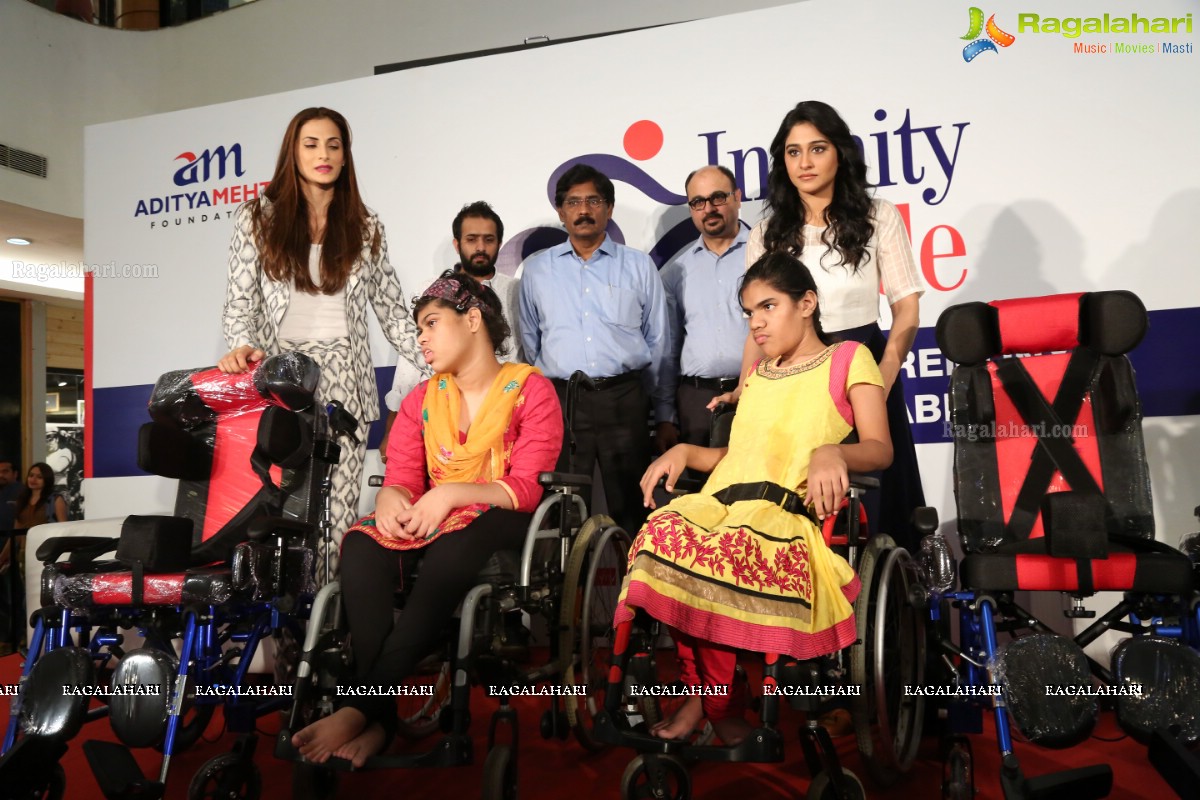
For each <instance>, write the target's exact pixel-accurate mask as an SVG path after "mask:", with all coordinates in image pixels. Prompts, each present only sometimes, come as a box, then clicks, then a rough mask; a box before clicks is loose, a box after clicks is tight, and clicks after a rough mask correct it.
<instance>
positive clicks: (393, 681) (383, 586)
mask: <svg viewBox="0 0 1200 800" xmlns="http://www.w3.org/2000/svg"><path fill="white" fill-rule="evenodd" d="M532 516H533V515H531V514H526V513H524V512H518V511H510V510H508V509H504V508H493V509H491V510H490V511H486V512H484V513H483V514H482V515H481V516H480V517H479V518H478V519H476V520H475V521H474V522H472V523H471V524H470V525H468V526H467V527H465V528H463V529H462V530H460V531H455V532H453V533H448V534H446V535H444V536H442V537H440V538H439V539H437V540H436V541H434V542H433V543H432V544H430V545H429V546H428V547H423V548H421V549H419V550H389V549H388V548H386V547H384V546H383V545H381V544H379V543H378V542H376V541H375V540H374V539H372V538H371V537H370V536H367V535H366V534H365V533H361V532H358V531H352V532H351V533H349V534H347V536H346V539H345V541H343V542H342V560H341V585H342V598H343V600H344V602H345V604H346V618H347V620H348V621H349V623H350V639H351V649H352V650H353V653H354V662H355V665H356V666H355V669H356V676H355V677H356V680H355V684H354V685H356V686H361V687H376V686H395V685H398V684H400V683H401V682H402V681H403V680H404V679H405V678H406V677H408V676H409V675H410V674H411V673H412V671H413V670H414V669H415V668H416V666H417V664H419V663H420V662H421V659H423V658H425V656H427V655H429V654H430V653H431V652H433V650H434V649H435V648H436V647H437V645H438V643H439V636H440V635H441V634H442V632H443V630H444V629H445V627H446V624H447V623H448V622H449V621H450V620H451V618H452V617H453V616H454V610H455V609H456V608H457V607H458V604H459V603H461V602H462V599H463V596H464V595H466V593H467V592H468V591H470V590H471V588H472V587H473V586H475V585H476V583H477V582H478V581H477V577H478V575H479V572H480V571H481V570H482V569H483V568H484V566H485V565H486V564H487V562H488V559H489V558H491V556H492V553H494V552H496V551H497V550H519V549H520V548H521V546H522V543H523V542H524V541H525V533H526V531H527V529H528V528H529V523H530V521H531V519H532ZM418 561H419V562H420V565H421V567H420V569H421V571H420V574H419V575H418V576H417V579H416V581H415V582H414V584H413V586H412V587H411V591H409V592H408V596H407V599H406V600H405V603H404V612H403V613H402V614H401V615H400V619H399V621H397V622H395V623H394V624H393V619H394V617H393V608H394V607H395V598H394V595H395V592H396V590H397V589H399V588H401V580H402V578H403V576H405V575H410V574H412V571H413V568H414V567H415V566H416V563H417V562H418ZM342 705H343V706H345V707H349V708H354V709H357V710H359V711H361V712H362V713H363V714H364V715H365V716H366V717H367V719H368V721H371V722H379V723H381V724H382V725H383V727H384V729H385V730H387V731H388V732H389V733H391V732H394V731H395V727H396V698H395V697H388V696H370V697H367V696H363V697H360V696H355V695H352V696H349V697H346V698H344V702H343V703H342Z"/></svg>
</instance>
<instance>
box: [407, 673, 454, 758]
mask: <svg viewBox="0 0 1200 800" xmlns="http://www.w3.org/2000/svg"><path fill="white" fill-rule="evenodd" d="M405 683H406V684H408V685H411V686H422V687H425V686H428V687H432V688H430V689H428V691H429V692H430V693H429V694H420V695H401V696H400V697H399V698H397V699H398V701H399V706H398V708H397V712H396V713H397V714H398V715H399V726H398V727H397V728H396V735H398V736H402V737H404V738H405V739H410V740H412V741H416V740H418V739H424V738H425V737H426V736H430V735H431V734H433V733H435V732H436V731H437V730H438V727H439V724H440V717H441V714H442V709H443V708H445V707H446V706H447V705H448V704H449V703H450V662H449V661H445V660H442V659H441V657H440V656H439V657H438V658H437V659H436V660H433V661H430V662H426V663H424V664H422V665H421V666H420V667H418V668H417V672H416V674H414V675H413V676H412V677H411V678H409V679H408V680H407V681H405Z"/></svg>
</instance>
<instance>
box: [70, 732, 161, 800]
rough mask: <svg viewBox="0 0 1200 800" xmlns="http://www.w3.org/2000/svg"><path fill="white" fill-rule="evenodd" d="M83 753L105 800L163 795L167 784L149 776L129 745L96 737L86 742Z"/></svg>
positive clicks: (153, 799)
mask: <svg viewBox="0 0 1200 800" xmlns="http://www.w3.org/2000/svg"><path fill="white" fill-rule="evenodd" d="M83 754H84V755H85V756H87V760H88V765H89V766H90V767H91V768H92V774H93V775H95V776H96V783H97V784H99V786H100V792H101V793H102V794H103V795H104V797H105V800H134V799H135V798H138V799H139V800H142V799H143V798H144V800H159V798H161V797H162V796H163V792H164V791H165V788H166V787H164V786H163V784H161V783H159V782H158V781H150V780H146V776H144V775H143V774H142V769H141V767H139V766H138V764H137V761H136V760H134V758H133V753H131V752H130V751H129V748H128V747H125V746H124V745H121V744H117V743H116V742H102V741H97V740H94V739H93V740H91V741H87V742H84V743H83Z"/></svg>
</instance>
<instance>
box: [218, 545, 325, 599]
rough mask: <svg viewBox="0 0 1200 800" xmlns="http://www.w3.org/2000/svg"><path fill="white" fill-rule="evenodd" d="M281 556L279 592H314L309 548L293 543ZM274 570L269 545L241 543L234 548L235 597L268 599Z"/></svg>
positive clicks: (272, 590)
mask: <svg viewBox="0 0 1200 800" xmlns="http://www.w3.org/2000/svg"><path fill="white" fill-rule="evenodd" d="M284 559H285V560H284V564H283V575H284V585H283V586H282V587H280V588H281V590H282V591H281V594H285V595H291V596H298V595H311V594H315V593H316V591H317V584H316V579H315V577H314V572H313V551H312V549H311V548H309V547H308V546H306V545H302V544H297V545H293V546H291V547H289V548H288V549H287V552H286V553H285V554H284ZM278 572H279V567H278V565H277V564H276V557H275V548H274V547H273V546H272V545H269V544H264V543H259V542H242V543H241V544H239V545H238V546H237V547H235V548H234V550H233V587H234V590H235V591H236V592H237V594H238V596H239V597H242V598H244V599H246V600H253V601H256V602H259V601H264V600H270V599H271V598H272V597H274V596H275V575H276V574H277V573H278Z"/></svg>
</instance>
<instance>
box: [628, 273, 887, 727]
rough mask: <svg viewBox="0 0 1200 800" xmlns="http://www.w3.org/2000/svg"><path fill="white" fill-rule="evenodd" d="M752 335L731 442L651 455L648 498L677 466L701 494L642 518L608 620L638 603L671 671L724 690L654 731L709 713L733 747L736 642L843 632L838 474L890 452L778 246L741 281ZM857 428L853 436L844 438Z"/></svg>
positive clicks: (856, 371)
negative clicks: (696, 478) (825, 528)
mask: <svg viewBox="0 0 1200 800" xmlns="http://www.w3.org/2000/svg"><path fill="white" fill-rule="evenodd" d="M741 303H742V308H743V309H744V310H745V312H746V315H747V316H748V317H749V320H750V335H751V336H752V337H753V339H754V341H755V343H756V344H758V346H759V347H761V348H762V350H763V352H764V353H765V354H766V356H767V357H766V358H764V359H762V360H760V361H759V362H758V363H756V364H755V365H754V366H753V367H752V368H751V369H750V370H749V372H748V373H747V374H746V376H745V379H744V381H743V390H742V394H741V399H740V401H739V403H738V410H737V416H736V417H735V418H734V422H733V428H732V431H731V432H730V440H729V446H728V447H727V448H711V447H698V446H695V445H687V444H681V445H677V446H675V447H673V448H671V450H669V451H667V453H665V454H664V455H663V456H661V457H660V458H659V459H658V460H656V461H655V462H654V463H653V464H651V465H650V467H649V469H647V470H646V474H645V475H644V476H643V477H642V482H641V486H642V492H643V495H644V498H645V503H646V505H647V506H648V507H650V508H654V500H653V497H652V493H653V490H654V488H655V486H656V485H657V484H658V481H659V480H660V479H662V478H664V477H665V478H666V488H667V490H668V491H670V490H671V489H672V488H674V484H675V481H676V479H677V478H678V477H679V475H680V474H681V473H682V472H683V470H684V469H685V468H689V467H690V468H692V469H695V470H697V471H700V472H710V473H711V475H710V477H709V479H708V482H707V483H706V484H705V485H704V488H703V490H702V491H701V492H700V493H699V494H693V495H686V496H683V497H678V498H676V499H675V500H673V501H671V503H670V504H669V505H667V506H665V507H663V508H661V509H658V510H656V511H655V512H654V513H653V514H651V516H650V518H649V519H648V520H647V521H646V524H645V525H644V526H643V527H642V529H641V531H640V532H639V533H638V535H637V538H635V539H634V542H633V547H632V549H631V550H630V569H629V574H628V576H627V578H626V580H625V583H624V585H623V586H622V588H621V595H620V599H619V601H618V607H617V613H616V623H618V624H619V623H621V622H623V621H626V620H629V619H631V618H632V616H633V613H634V611H635V609H638V608H641V609H644V610H645V611H646V612H647V613H649V614H650V616H652V617H654V618H656V619H658V620H661V621H662V622H664V623H666V624H667V625H668V626H670V627H671V628H672V635H673V636H674V638H675V641H676V645H677V646H678V651H679V659H680V666H681V677H682V679H683V681H684V683H686V684H688V685H692V686H705V687H728V688H727V690H726V694H724V695H720V694H718V692H719V691H720V690H719V689H716V690H712V692H711V694H710V692H709V691H705V692H704V697H703V702H702V703H701V700H700V698H699V697H694V698H691V699H690V700H689V701H688V702H687V703H685V704H684V705H683V706H682V707H681V708H680V709H679V711H678V712H676V713H675V715H674V716H672V717H671V718H669V719H667V720H664V721H663V722H662V723H660V724H659V725H657V726H656V727H655V728H654V730H653V732H654V733H655V734H656V735H658V736H661V737H663V738H676V737H679V736H683V735H686V734H687V733H689V732H690V731H691V730H692V729H693V728H694V727H695V725H696V723H697V722H699V720H700V718H701V716H707V717H708V718H709V720H710V721H711V722H712V723H713V725H714V726H715V727H716V730H717V733H718V734H719V735H720V736H721V738H722V739H723V740H724V741H725V742H726V743H728V744H734V743H736V742H737V741H739V740H740V738H741V737H742V736H744V735H745V733H746V732H747V731H748V730H749V727H748V725H747V723H746V722H745V720H744V719H743V711H744V698H742V697H741V696H740V694H739V692H738V691H737V687H735V686H734V685H733V675H734V667H735V664H736V651H737V650H739V649H745V650H753V651H757V652H774V653H780V654H782V655H787V656H791V657H794V658H798V659H811V658H815V657H817V656H821V655H825V654H829V653H834V652H837V651H838V650H841V649H842V648H844V647H846V646H848V645H849V644H851V643H852V642H853V641H854V639H855V623H854V613H853V607H852V602H853V601H854V598H855V597H856V596H857V595H858V590H859V582H858V577H857V576H856V575H855V574H854V570H853V569H852V568H851V566H850V564H848V563H847V562H846V560H845V559H843V558H842V557H841V556H839V555H837V554H835V553H834V552H833V551H831V550H830V549H829V548H828V547H827V546H826V545H825V543H824V540H823V539H822V537H821V530H820V527H819V525H820V521H821V520H823V519H824V518H825V516H826V515H828V514H831V513H833V512H834V511H835V510H836V509H837V507H838V505H839V504H840V502H841V499H842V497H843V495H844V494H845V493H846V490H847V488H848V485H849V478H848V473H849V472H851V471H853V472H869V471H872V470H877V469H882V468H884V467H886V466H887V465H888V464H889V463H890V462H891V459H892V446H891V439H890V437H889V435H888V427H887V412H886V409H885V405H884V394H883V388H882V387H883V380H882V378H881V377H880V374H879V368H878V367H877V366H876V364H875V360H874V359H873V358H872V356H871V353H870V352H869V351H868V350H867V349H866V348H865V347H863V346H862V345H860V344H858V343H857V342H839V343H837V344H829V343H828V342H827V341H826V340H825V339H824V334H823V332H822V330H821V322H820V310H819V308H818V305H817V292H816V285H815V283H814V282H813V279H812V275H811V274H810V273H809V271H808V269H807V268H805V267H804V265H803V264H801V263H800V262H799V261H797V260H796V259H795V258H793V257H792V256H790V255H787V254H785V253H770V254H768V255H766V256H763V257H762V258H761V259H759V260H758V261H757V262H755V263H754V265H753V266H751V267H750V269H749V270H747V271H746V275H745V277H744V279H743V281H742V288H741ZM852 430H857V432H858V442H857V443H856V444H842V443H841V442H842V441H843V440H845V439H846V437H847V435H848V434H849V433H850V432H851V431H852Z"/></svg>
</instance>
